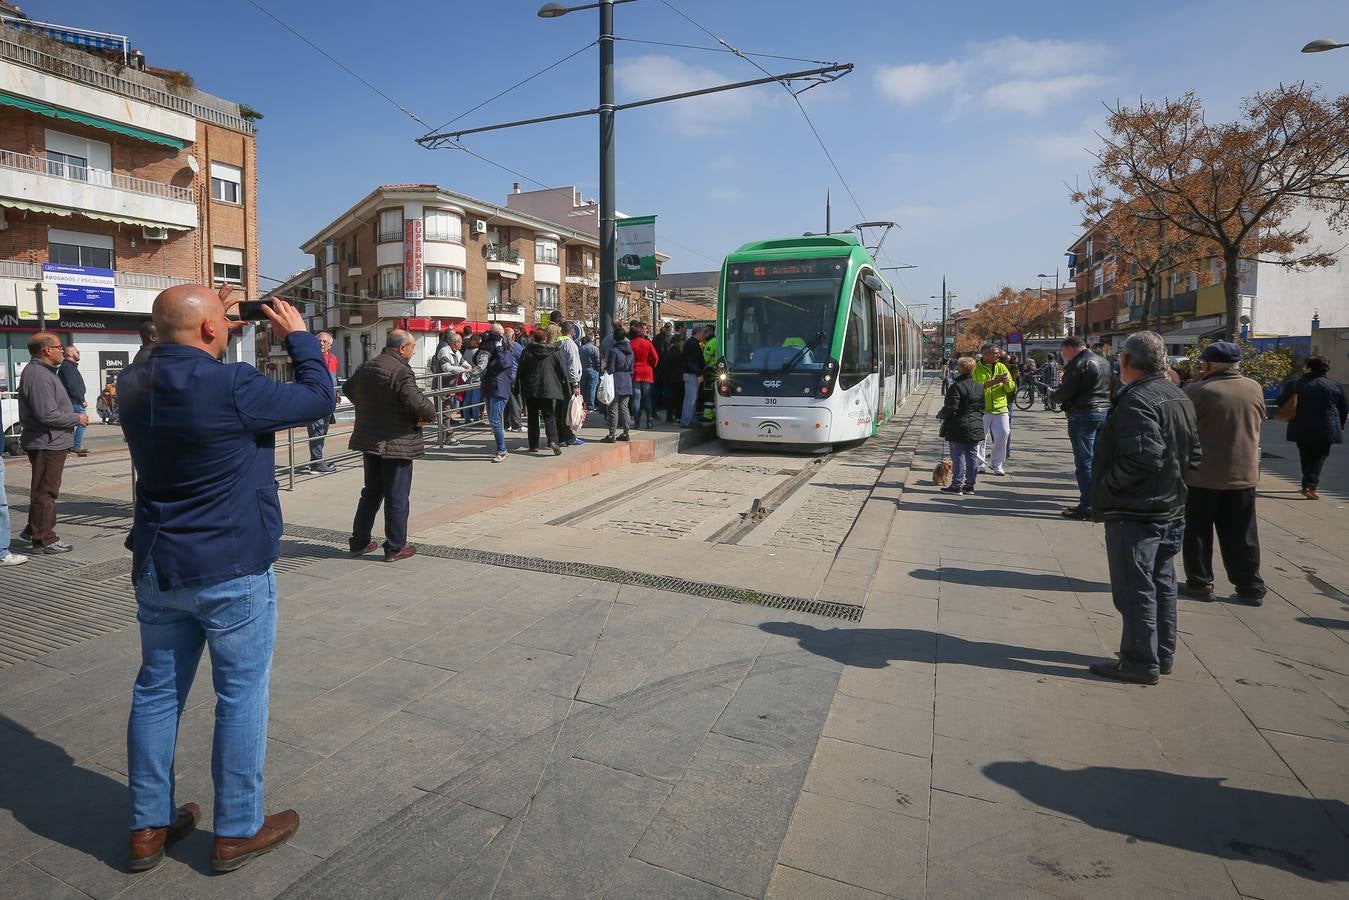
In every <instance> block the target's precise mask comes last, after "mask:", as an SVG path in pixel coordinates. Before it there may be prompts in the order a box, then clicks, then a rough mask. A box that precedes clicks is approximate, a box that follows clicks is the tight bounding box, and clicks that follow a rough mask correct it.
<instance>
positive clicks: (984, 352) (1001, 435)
mask: <svg viewBox="0 0 1349 900" xmlns="http://www.w3.org/2000/svg"><path fill="white" fill-rule="evenodd" d="M974 380H975V381H977V382H978V383H979V384H982V385H983V386H984V442H983V443H981V444H980V445H979V471H981V472H992V473H993V474H994V475H1006V474H1007V472H1006V471H1004V470H1003V463H1005V462H1006V461H1007V443H1008V441H1009V440H1010V439H1011V436H1012V423H1011V418H1010V417H1009V416H1008V415H1007V401H1008V400H1009V399H1010V398H1011V396H1012V395H1013V394H1014V393H1016V382H1015V381H1013V380H1012V373H1011V372H1010V371H1008V369H1007V367H1006V366H1005V365H1003V364H1002V363H1000V362H998V348H997V347H996V346H994V345H993V344H984V346H982V347H980V348H979V362H978V364H977V365H975V367H974ZM990 443H991V445H992V446H989V444H990Z"/></svg>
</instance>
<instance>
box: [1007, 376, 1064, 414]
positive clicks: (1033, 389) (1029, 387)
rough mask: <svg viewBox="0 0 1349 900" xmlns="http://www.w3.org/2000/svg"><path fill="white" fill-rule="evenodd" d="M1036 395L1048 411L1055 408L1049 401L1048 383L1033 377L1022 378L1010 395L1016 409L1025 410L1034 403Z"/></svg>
mask: <svg viewBox="0 0 1349 900" xmlns="http://www.w3.org/2000/svg"><path fill="white" fill-rule="evenodd" d="M1037 397H1038V398H1039V399H1040V402H1041V403H1042V404H1043V405H1044V408H1045V409H1046V410H1048V411H1049V412H1053V411H1054V410H1055V409H1056V407H1055V406H1054V404H1053V403H1050V402H1049V385H1047V384H1045V383H1044V382H1043V381H1040V380H1039V379H1037V378H1034V377H1030V378H1024V379H1022V381H1021V383H1020V384H1019V385H1017V387H1016V393H1015V394H1014V395H1013V396H1012V402H1013V403H1014V404H1016V408H1017V409H1020V410H1027V409H1030V408H1031V407H1032V406H1034V405H1035V399H1036V398H1037Z"/></svg>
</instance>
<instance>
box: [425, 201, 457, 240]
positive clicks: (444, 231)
mask: <svg viewBox="0 0 1349 900" xmlns="http://www.w3.org/2000/svg"><path fill="white" fill-rule="evenodd" d="M425 218H426V225H425V235H424V236H425V239H426V240H428V241H452V242H453V243H456V244H462V243H463V242H464V223H463V220H462V219H460V218H459V214H458V213H453V212H450V211H449V210H448V209H428V210H427V211H426V216H425Z"/></svg>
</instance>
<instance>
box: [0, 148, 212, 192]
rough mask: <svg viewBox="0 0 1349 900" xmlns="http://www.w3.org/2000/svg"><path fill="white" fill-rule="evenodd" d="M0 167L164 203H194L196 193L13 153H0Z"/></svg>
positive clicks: (116, 173) (170, 185) (114, 173)
mask: <svg viewBox="0 0 1349 900" xmlns="http://www.w3.org/2000/svg"><path fill="white" fill-rule="evenodd" d="M0 166H2V167H4V168H6V169H17V170H19V171H21V172H34V173H36V174H38V175H46V176H47V177H49V178H60V179H62V180H63V181H79V182H84V183H85V184H96V185H101V186H103V187H110V188H116V189H117V190H119V191H131V192H132V193H134V194H145V195H146V196H149V197H163V198H164V199H166V200H179V201H181V202H183V203H196V202H197V201H196V193H195V192H194V191H193V190H192V188H185V187H178V186H177V185H172V184H162V183H160V182H158V181H146V180H145V179H144V178H133V177H132V176H130V175H122V174H121V173H119V172H106V171H104V170H103V169H91V168H89V167H87V166H73V165H71V164H70V163H67V162H58V161H56V160H52V159H45V158H44V157H41V156H29V155H28V154H26V153H15V152H14V151H13V150H0Z"/></svg>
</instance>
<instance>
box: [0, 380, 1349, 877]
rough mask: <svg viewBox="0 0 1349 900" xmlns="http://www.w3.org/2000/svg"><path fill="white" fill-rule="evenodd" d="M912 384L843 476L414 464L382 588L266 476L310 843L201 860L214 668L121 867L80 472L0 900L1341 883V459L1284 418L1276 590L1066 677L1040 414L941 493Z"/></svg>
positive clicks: (16, 497)
mask: <svg viewBox="0 0 1349 900" xmlns="http://www.w3.org/2000/svg"><path fill="white" fill-rule="evenodd" d="M933 393H935V392H932V391H928V392H927V393H923V394H920V395H919V396H918V397H917V398H915V399H914V400H913V401H911V402H910V404H908V405H906V406H905V408H904V412H905V415H903V416H901V417H899V418H897V419H896V420H895V421H894V422H893V423H891V424H890V425H887V426H886V428H884V429H883V430H882V433H881V435H879V436H878V437H877V438H875V439H873V440H871V441H868V442H866V443H864V444H861V445H858V446H855V447H850V448H843V449H842V450H841V451H840V452H839V453H837V454H834V455H833V456H831V457H829V458H827V459H825V460H823V461H816V460H814V459H812V458H809V457H803V456H793V455H785V454H775V453H770V452H757V451H752V452H751V451H740V452H737V453H733V454H729V453H724V452H722V451H721V449H720V446H719V445H718V444H717V443H716V442H715V441H713V442H710V443H707V444H703V445H701V446H699V447H695V448H686V449H684V450H681V451H680V452H677V453H672V454H668V455H663V456H658V457H656V458H654V459H652V460H651V461H649V462H638V463H628V464H624V465H621V466H612V467H610V466H606V467H604V468H602V469H601V470H600V471H599V472H598V473H597V474H596V475H594V476H593V477H586V478H582V479H577V480H575V481H572V482H570V483H567V484H563V485H560V486H555V487H553V486H549V487H547V488H546V489H544V488H541V489H540V490H538V491H535V492H533V493H530V494H528V495H525V496H521V497H518V498H515V499H512V498H510V497H507V496H504V494H505V493H506V492H505V490H504V486H505V485H507V484H509V483H510V481H511V480H512V479H515V478H516V477H518V476H517V475H514V474H509V473H508V472H506V471H502V470H504V469H506V466H507V465H515V464H516V463H515V461H514V460H512V462H510V463H503V464H499V465H494V464H491V463H489V462H487V455H486V453H484V454H483V455H482V457H481V458H480V459H479V458H477V457H474V458H471V459H468V458H446V459H437V458H434V456H433V457H432V458H429V459H428V460H426V461H424V462H419V463H418V469H417V474H416V477H415V480H414V491H415V493H414V499H413V515H414V519H415V517H417V516H423V517H425V518H423V519H421V520H419V521H417V522H415V524H414V533H415V540H417V541H419V542H421V544H422V545H423V546H424V548H425V550H426V552H425V553H424V554H423V555H419V556H417V557H414V558H412V559H410V560H407V561H405V562H401V563H397V564H385V563H383V562H381V561H379V560H378V559H377V558H360V559H351V558H350V557H348V556H347V554H345V553H344V552H343V548H342V544H341V538H342V529H343V528H344V527H345V526H346V523H347V522H349V517H350V514H351V510H352V508H353V505H354V502H355V496H354V492H355V490H356V481H355V477H356V476H355V475H354V474H353V473H344V474H339V475H334V476H325V477H313V478H306V479H304V480H302V481H301V482H300V483H298V484H297V486H296V489H295V491H293V492H283V496H282V499H283V505H284V507H285V516H286V521H287V533H286V537H285V538H284V541H283V555H282V559H281V561H280V562H279V563H278V565H277V574H278V584H279V610H280V625H279V628H278V636H277V648H276V658H275V662H274V670H273V680H272V701H271V722H270V731H269V740H268V761H267V789H268V800H267V808H268V809H269V810H278V809H281V808H284V807H287V806H293V807H294V808H296V809H297V810H298V811H299V812H300V815H301V817H302V825H301V829H300V832H299V834H298V835H297V836H296V838H295V839H294V840H293V841H292V842H291V843H290V844H289V845H287V846H286V847H284V848H282V849H280V850H278V851H277V852H275V853H272V854H270V855H268V856H266V857H263V858H261V859H259V860H257V861H256V862H254V863H253V864H251V865H249V866H248V867H247V868H245V869H243V870H240V871H239V872H236V873H233V874H230V875H227V876H220V877H212V876H211V875H209V874H208V872H209V868H208V866H207V864H206V857H207V855H208V853H209V848H210V837H211V834H210V823H211V790H210V727H211V722H212V717H213V707H214V698H213V696H212V695H211V691H210V677H209V676H210V670H209V661H203V664H202V670H201V672H200V673H199V675H198V678H197V682H196V685H195V686H194V688H193V692H192V694H191V696H190V698H189V702H188V709H187V712H186V713H185V715H184V718H183V724H182V730H181V737H180V744H179V753H178V765H177V771H178V776H179V783H178V789H177V794H178V800H179V801H180V802H182V801H186V800H193V801H195V802H198V803H200V804H202V806H203V809H204V811H205V818H204V820H203V823H202V825H201V827H199V829H198V830H197V831H196V832H195V833H194V834H193V835H191V836H190V837H188V838H187V839H186V840H184V841H183V842H182V843H180V844H178V845H176V846H175V847H174V848H172V849H171V850H170V852H169V858H168V859H167V860H166V861H165V863H164V864H163V865H162V866H160V867H159V868H158V869H156V870H155V871H153V872H150V873H148V874H143V875H131V874H128V873H126V872H124V871H123V870H122V868H121V861H122V858H123V855H124V853H125V841H126V834H125V831H124V830H123V824H122V823H124V822H125V815H126V793H125V780H126V774H125V773H126V758H125V747H124V740H125V737H124V736H125V722H126V715H127V709H128V703H129V695H130V686H131V682H132V679H133V678H134V676H135V671H136V667H137V635H136V631H135V625H134V604H133V602H132V599H131V595H130V586H129V581H128V579H127V571H128V565H127V558H126V553H125V550H124V549H122V546H121V541H122V539H123V537H124V536H125V529H126V527H127V526H128V524H129V507H128V505H127V504H126V502H125V500H126V496H125V493H124V489H125V486H124V485H122V484H121V482H119V481H117V479H115V478H113V477H112V476H111V475H109V474H107V473H106V472H104V474H102V475H100V474H98V469H99V467H100V466H101V467H102V468H103V469H105V470H108V471H111V468H112V465H111V463H108V464H103V463H98V453H97V452H96V453H95V454H93V455H91V457H89V458H88V459H86V460H80V461H75V460H72V462H71V475H70V478H71V479H74V484H76V485H78V486H79V487H78V488H77V487H75V486H74V485H72V483H71V482H70V481H68V483H67V493H68V494H69V495H70V496H69V497H67V498H66V499H64V500H63V501H62V503H61V507H60V516H61V525H60V531H61V533H62V535H63V536H64V537H66V538H67V539H68V540H70V541H71V542H73V543H74V544H75V545H76V551H75V552H74V553H71V554H67V555H66V556H64V557H52V558H49V559H48V558H44V559H38V560H33V561H32V562H30V563H29V564H27V565H25V566H22V567H19V568H17V569H12V570H7V571H6V572H5V574H4V575H3V576H0V611H3V612H4V613H5V614H7V615H9V616H10V617H11V618H9V619H3V620H0V621H4V622H19V621H22V622H23V623H25V630H24V631H23V632H22V639H21V640H20V639H17V638H16V635H17V634H18V632H17V631H15V630H14V626H9V625H6V626H5V627H4V628H0V646H3V647H4V648H5V650H4V652H5V653H7V654H8V655H7V656H5V657H4V658H0V760H4V764H3V765H4V769H3V777H2V778H0V896H4V897H15V898H28V897H44V898H45V897H77V896H90V897H127V898H137V897H155V896H192V897H212V896H228V897H231V898H234V897H289V898H302V897H325V898H327V897H368V896H400V897H402V896H407V897H419V896H446V897H456V898H479V897H484V898H485V897H566V898H574V897H605V898H618V900H625V898H639V897H640V898H650V897H661V898H667V897H668V898H685V897H689V898H721V900H726V898H738V897H773V898H779V900H783V898H810V900H817V898H826V900H828V898H841V900H855V898H884V897H924V896H930V897H940V898H946V897H987V896H989V895H990V894H994V893H997V894H999V895H1005V896H1018V897H1077V896H1083V897H1086V896H1091V897H1094V896H1106V895H1109V896H1116V895H1118V896H1125V895H1129V896H1140V895H1141V896H1182V895H1183V896H1203V897H1233V898H1236V897H1320V896H1326V897H1331V896H1336V897H1338V896H1343V895H1344V892H1345V890H1346V885H1349V863H1347V862H1346V861H1349V774H1347V773H1349V732H1347V731H1346V725H1345V721H1346V716H1345V714H1344V710H1345V709H1346V708H1347V707H1349V648H1346V642H1349V594H1346V592H1345V591H1346V588H1345V586H1346V585H1349V563H1346V562H1345V560H1346V559H1349V494H1346V492H1345V486H1346V485H1349V455H1346V454H1343V453H1339V452H1338V448H1337V450H1336V451H1335V452H1334V453H1332V456H1331V460H1330V463H1329V464H1328V466H1327V471H1326V473H1325V476H1324V484H1325V485H1326V487H1327V489H1326V490H1325V491H1323V494H1322V496H1323V498H1324V499H1322V500H1321V501H1319V502H1311V501H1305V500H1302V499H1301V498H1300V497H1298V495H1297V491H1296V487H1297V484H1296V481H1295V476H1296V466H1297V457H1296V452H1295V449H1294V448H1292V447H1291V445H1288V444H1286V443H1284V442H1283V441H1282V426H1278V425H1271V426H1270V429H1269V431H1268V432H1267V434H1266V437H1265V451H1266V453H1267V455H1268V458H1267V459H1266V460H1265V461H1264V466H1265V475H1264V482H1263V484H1262V487H1261V490H1260V497H1259V501H1258V502H1259V512H1260V516H1261V521H1260V528H1261V538H1262V548H1263V551H1264V557H1265V558H1264V569H1265V577H1266V579H1267V580H1268V582H1269V586H1270V589H1271V593H1270V595H1269V596H1268V597H1267V599H1266V602H1265V604H1264V605H1263V606H1261V607H1259V608H1255V607H1249V606H1245V605H1242V604H1240V603H1237V602H1233V601H1230V600H1227V599H1225V592H1226V590H1227V587H1228V586H1227V585H1225V584H1224V583H1221V582H1220V583H1219V585H1218V587H1219V595H1220V597H1224V599H1222V600H1220V601H1219V602H1216V603H1212V604H1201V603H1196V602H1192V601H1185V600H1182V601H1181V603H1182V606H1181V619H1180V630H1181V638H1182V648H1181V652H1180V654H1179V655H1178V659H1177V667H1176V671H1175V674H1174V675H1172V676H1168V677H1167V678H1165V679H1164V680H1163V682H1162V684H1161V685H1160V686H1158V687H1150V688H1144V687H1133V686H1125V685H1119V684H1114V683H1109V682H1104V681H1101V680H1097V679H1094V678H1092V677H1091V676H1090V675H1089V674H1088V673H1087V671H1086V664H1087V663H1088V662H1090V661H1092V660H1095V659H1100V658H1105V657H1106V656H1108V655H1109V654H1110V652H1111V648H1112V647H1114V646H1115V645H1116V644H1117V642H1118V635H1119V620H1118V617H1117V615H1116V614H1115V612H1114V610H1113V607H1112V605H1111V600H1110V593H1109V582H1108V576H1107V572H1106V565H1105V555H1104V550H1103V546H1102V540H1101V528H1100V526H1095V525H1090V524H1084V523H1076V522H1069V521H1065V520H1063V519H1061V518H1060V517H1059V516H1058V515H1057V509H1058V507H1059V506H1060V505H1062V504H1064V503H1066V502H1067V500H1068V498H1069V497H1070V496H1071V494H1072V493H1073V491H1074V486H1073V479H1072V464H1071V455H1070V453H1069V449H1068V443H1067V439H1066V435H1065V433H1064V426H1063V422H1062V419H1061V418H1060V417H1058V416H1056V415H1053V414H1050V413H1045V412H1041V411H1031V412H1026V413H1014V418H1013V442H1012V457H1011V460H1010V461H1009V464H1008V471H1009V473H1010V474H1009V475H1008V477H1006V478H993V477H988V478H985V479H982V480H981V481H980V483H979V486H978V490H977V492H976V494H974V495H973V496H969V497H951V496H949V495H944V494H941V493H939V492H938V491H937V490H936V488H935V487H933V486H932V485H930V484H929V483H928V482H929V479H930V475H931V470H932V467H933V465H934V464H935V463H936V462H937V461H938V460H939V459H940V458H941V455H942V451H943V446H942V444H941V442H940V441H938V440H937V437H936V421H935V419H934V418H933V417H932V415H931V414H932V412H933V409H934V403H935V397H934V396H933ZM590 446H591V445H589V444H588V445H586V447H583V448H577V449H580V450H582V451H588V450H589V448H590ZM600 446H601V447H602V448H607V447H608V446H609V445H600ZM579 457H580V454H578V455H577V458H579ZM560 459H561V460H566V459H567V456H566V455H564V456H563V457H561V458H560ZM550 462H552V460H551V458H547V457H545V458H541V459H538V460H535V459H532V458H523V459H521V460H520V461H519V464H520V465H531V466H532V465H534V464H536V463H537V464H538V468H537V469H531V470H521V471H524V472H525V474H526V475H529V474H532V473H540V472H542V471H543V470H545V469H546V467H547V465H548V464H549V463H550ZM458 470H468V471H471V472H473V473H474V474H475V476H476V477H477V478H478V479H479V484H478V487H477V488H476V489H475V490H474V492H472V493H471V494H470V493H461V494H459V495H455V496H449V495H448V494H447V495H443V496H434V495H432V494H430V493H429V489H430V487H431V485H433V484H434V482H435V481H436V480H437V479H443V480H453V478H454V477H457V476H454V475H452V474H450V473H453V472H455V471H458ZM7 482H8V485H9V488H10V494H9V497H10V501H11V505H12V512H13V513H14V515H15V517H16V520H17V522H19V523H20V526H21V523H22V521H23V515H24V504H25V500H26V495H25V493H24V491H23V488H25V487H26V483H27V470H26V467H23V466H21V465H19V464H15V465H9V466H7ZM423 491H426V492H425V493H424V492H423ZM480 495H481V496H487V497H496V498H497V499H498V500H499V502H498V503H497V504H496V505H494V506H491V507H489V508H485V509H479V510H477V511H470V510H471V509H472V503H476V502H477V501H475V500H472V499H471V498H473V497H476V496H480ZM456 501H457V502H458V503H459V504H461V507H462V508H456ZM16 530H17V529H16ZM16 549H18V548H17V547H16Z"/></svg>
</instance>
